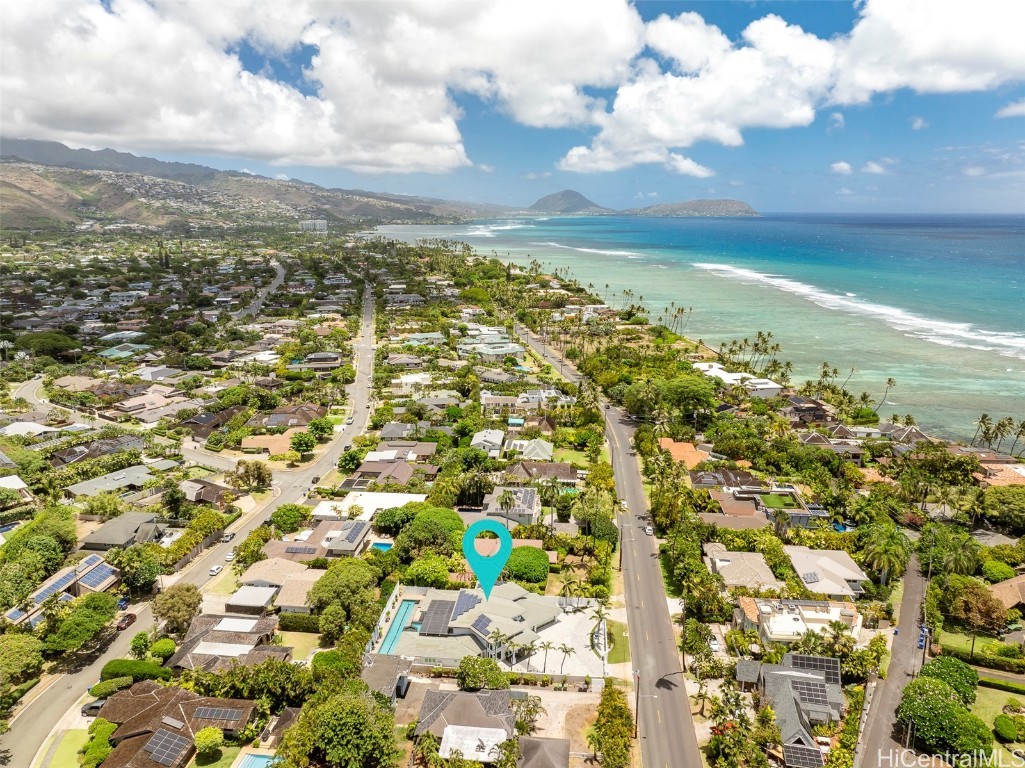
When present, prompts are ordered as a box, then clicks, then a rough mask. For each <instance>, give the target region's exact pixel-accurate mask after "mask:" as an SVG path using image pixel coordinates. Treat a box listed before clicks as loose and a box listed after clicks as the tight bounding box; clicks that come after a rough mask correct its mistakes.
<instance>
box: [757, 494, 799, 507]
mask: <svg viewBox="0 0 1025 768" xmlns="http://www.w3.org/2000/svg"><path fill="white" fill-rule="evenodd" d="M762 502H763V503H764V504H765V506H767V507H768V508H769V509H797V507H798V504H797V502H796V501H795V500H794V497H793V496H789V495H784V494H780V493H763V494H762Z"/></svg>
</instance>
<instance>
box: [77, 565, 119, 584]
mask: <svg viewBox="0 0 1025 768" xmlns="http://www.w3.org/2000/svg"><path fill="white" fill-rule="evenodd" d="M115 573H117V569H116V568H114V566H112V565H107V564H106V563H104V564H103V565H98V566H96V567H95V568H93V569H92V570H91V571H89V572H88V573H87V574H85V575H84V576H83V577H82V578H81V579H80V580H79V581H80V582H81V583H82V584H84V585H85V586H87V587H89V588H90V589H97V588H98V587H99V586H100V585H101V584H103V583H104V582H105V581H107V580H109V579H110V577H111V576H113V575H114V574H115Z"/></svg>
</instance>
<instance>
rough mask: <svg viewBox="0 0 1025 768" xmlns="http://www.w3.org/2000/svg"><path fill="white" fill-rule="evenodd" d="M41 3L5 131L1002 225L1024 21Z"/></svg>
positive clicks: (456, 181)
mask: <svg viewBox="0 0 1025 768" xmlns="http://www.w3.org/2000/svg"><path fill="white" fill-rule="evenodd" d="M47 2H56V0H46V2H40V3H37V4H35V3H34V4H27V5H28V6H30V7H26V8H18V9H17V10H11V9H10V8H9V9H6V10H5V12H4V17H5V18H4V21H5V24H4V26H3V29H2V31H0V36H2V39H0V42H3V44H4V45H3V53H2V54H0V55H3V57H4V58H3V62H2V63H3V67H2V68H0V96H2V97H3V99H2V102H0V129H2V131H3V133H4V135H17V136H23V137H27V138H48V139H55V140H59V141H64V142H66V143H68V144H70V145H72V146H88V147H93V148H98V147H103V146H112V147H114V148H117V149H121V150H126V151H132V152H136V153H137V154H147V155H150V156H154V157H159V158H162V159H174V160H186V161H191V162H198V163H202V164H206V165H211V166H214V167H218V168H225V169H239V170H241V169H247V170H249V171H251V172H253V173H259V174H263V175H267V176H275V175H277V176H287V177H291V178H298V179H303V180H307V181H312V182H315V183H318V184H322V185H324V186H334V187H345V188H362V189H369V190H374V191H387V192H394V193H403V194H416V195H427V196H433V197H442V198H448V199H462V200H470V201H480V202H494V203H504V204H509V205H522V206H526V205H529V204H530V203H532V202H533V201H534V200H535V199H537V198H538V197H541V196H543V195H545V194H549V193H551V192H554V191H558V190H560V189H565V188H571V189H576V190H578V191H580V192H582V193H583V194H584V195H586V196H588V197H590V198H591V199H593V200H594V201H595V202H597V203H599V204H602V205H605V206H609V207H614V208H627V207H640V206H644V205H651V204H655V203H664V202H673V201H678V200H685V199H690V198H696V197H734V198H738V199H741V200H745V201H747V202H749V203H750V204H752V205H753V206H755V208H757V209H759V210H762V211H766V212H771V211H780V212H783V211H838V212H845V211H846V212H874V211H885V212H894V211H902V212H931V211H936V212H946V211H958V212H1021V211H1023V210H1025V135H1023V134H1025V131H1023V129H1025V53H1023V50H1025V46H1022V45H1021V44H1020V40H1019V39H1018V37H1019V35H1018V33H1016V32H1015V31H1014V30H1018V31H1019V32H1020V29H1022V28H1025V15H1023V14H1025V11H1023V10H1022V8H1023V7H1025V4H1008V3H1006V2H1003V3H1001V2H1000V0H977V1H976V2H973V3H972V4H971V6H970V7H969V6H965V4H963V3H958V2H956V0H930V1H929V2H927V1H926V0H867V2H865V3H863V4H860V5H858V6H855V5H854V4H853V3H851V2H842V1H841V0H835V1H832V0H829V1H827V0H822V1H818V0H812V1H807V2H803V1H802V2H797V1H792V2H748V1H745V2H731V1H730V0H722V1H717V2H681V3H670V2H640V3H634V4H629V3H627V2H625V0H594V2H576V0H570V1H568V2H565V3H560V4H557V5H556V6H555V7H553V4H551V3H542V2H541V0H537V2H534V0H526V2H522V3H518V4H513V3H510V2H506V0H494V1H493V2H492V1H491V0H487V1H485V0H480V2H473V3H470V2H469V0H466V2H460V1H459V0H456V1H455V2H452V3H448V4H441V3H439V4H437V5H433V4H428V5H433V7H431V8H427V7H425V6H424V5H423V4H418V3H403V2H398V0H396V1H395V2H383V3H376V4H367V3H353V4H347V3H340V4H339V9H338V11H337V13H336V15H334V16H332V17H330V18H328V17H323V16H317V15H316V11H315V9H314V8H312V7H311V8H307V7H306V4H305V3H303V2H296V3H295V4H289V5H288V6H287V7H286V6H282V5H281V4H275V3H261V2H259V1H258V0H239V1H238V2H236V3H230V4H224V5H223V6H216V10H212V7H211V6H210V5H209V4H204V3H202V2H201V0H185V2H182V3H171V2H170V0H154V2H153V3H152V4H147V3H144V2H143V0H109V2H105V3H103V4H100V3H98V2H95V0H70V4H69V3H64V4H63V5H62V6H61V7H62V8H64V10H65V13H64V14H58V15H57V16H58V17H60V18H61V19H62V21H61V22H59V23H58V24H56V25H53V24H51V25H47V24H44V23H42V21H43V17H42V16H41V15H40V14H43V15H45V13H46V8H45V6H46V5H47ZM225 6H227V7H225ZM51 10H52V9H51ZM50 18H51V19H52V18H54V17H53V16H51V17H50ZM1019 22H1021V23H1019ZM141 31H145V35H141V37H142V38H143V40H144V41H145V42H142V43H140V42H139V41H138V40H135V39H134V38H137V37H139V36H140V35H139V33H140V32H141ZM119 49H120V50H119ZM19 54H23V55H19ZM62 56H66V57H68V59H67V62H68V66H67V68H66V69H62V67H61V61H60V57H62ZM55 57H56V59H57V60H56V61H54V58H55ZM125 61H134V62H137V66H135V67H132V68H130V69H129V70H126V68H125V67H124V66H123V65H122V62H125ZM111 62H115V63H114V64H112V63H111ZM72 65H74V66H72ZM72 70H74V71H72ZM113 84H116V87H115V85H113ZM26 89H28V90H26ZM29 92H30V95H29V96H26V93H29ZM81 94H89V96H86V97H84V98H80V95H81ZM12 104H17V105H18V108H17V109H15V108H13V107H12V106H11V105H12ZM998 113H1003V114H1007V115H1008V116H1006V117H998V116H997V115H998ZM114 116H116V118H115V117H114Z"/></svg>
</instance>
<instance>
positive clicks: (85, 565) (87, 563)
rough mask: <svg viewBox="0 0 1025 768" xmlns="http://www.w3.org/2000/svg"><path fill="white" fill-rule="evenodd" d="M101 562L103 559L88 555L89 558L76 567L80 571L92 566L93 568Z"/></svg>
mask: <svg viewBox="0 0 1025 768" xmlns="http://www.w3.org/2000/svg"><path fill="white" fill-rule="evenodd" d="M102 561H103V558H102V557H100V556H99V555H89V557H87V558H85V560H83V561H82V562H80V563H79V564H78V567H79V568H80V569H83V568H91V567H92V566H94V565H96V564H97V563H99V562H102Z"/></svg>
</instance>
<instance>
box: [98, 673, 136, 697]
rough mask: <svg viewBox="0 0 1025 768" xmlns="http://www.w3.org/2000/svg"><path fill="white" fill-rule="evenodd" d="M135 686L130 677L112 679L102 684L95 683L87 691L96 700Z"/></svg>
mask: <svg viewBox="0 0 1025 768" xmlns="http://www.w3.org/2000/svg"><path fill="white" fill-rule="evenodd" d="M134 684H135V680H134V679H133V678H132V677H131V676H126V677H112V678H111V679H110V680H104V681H103V682H102V683H97V684H96V685H94V686H93V687H92V688H90V689H89V695H90V696H95V697H96V698H97V699H106V698H109V697H111V696H113V695H114V694H115V693H117V692H118V691H123V690H124V689H125V688H131V687H132V685H134Z"/></svg>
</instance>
